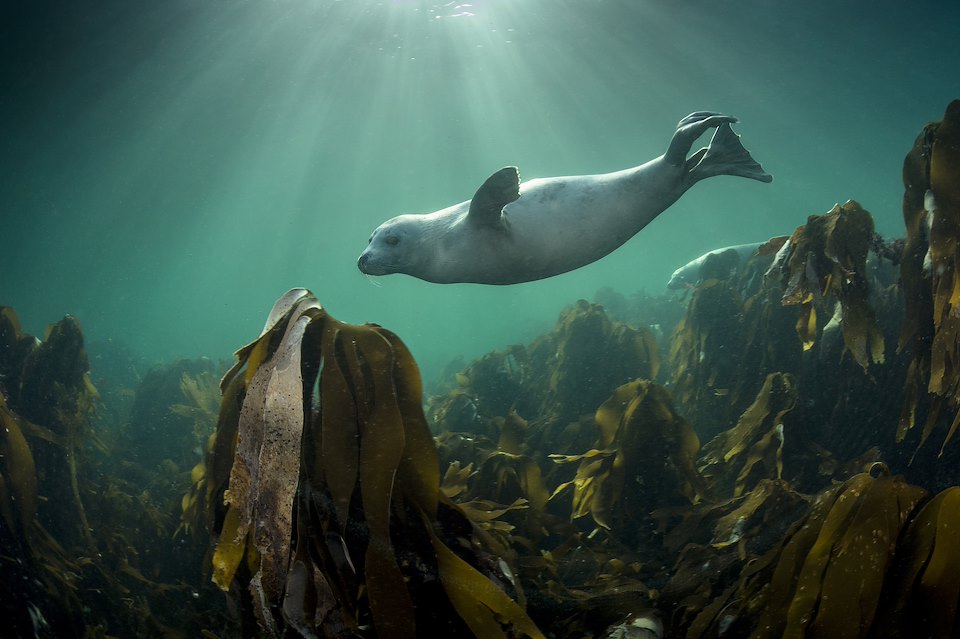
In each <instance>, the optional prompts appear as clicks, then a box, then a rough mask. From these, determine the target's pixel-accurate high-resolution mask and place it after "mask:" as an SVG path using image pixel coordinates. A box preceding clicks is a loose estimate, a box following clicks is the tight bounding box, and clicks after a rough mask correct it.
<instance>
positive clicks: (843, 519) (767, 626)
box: [687, 465, 926, 639]
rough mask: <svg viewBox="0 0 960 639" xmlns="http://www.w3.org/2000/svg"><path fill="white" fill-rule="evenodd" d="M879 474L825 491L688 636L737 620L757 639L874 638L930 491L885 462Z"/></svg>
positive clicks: (858, 477) (865, 475) (690, 638)
mask: <svg viewBox="0 0 960 639" xmlns="http://www.w3.org/2000/svg"><path fill="white" fill-rule="evenodd" d="M872 472H875V473H877V474H878V475H879V476H878V477H876V478H875V477H874V476H873V475H872V474H871V473H861V474H859V475H856V476H855V477H853V478H851V479H849V480H847V481H846V482H845V483H844V484H843V485H841V486H837V487H836V488H831V489H828V490H826V491H824V492H823V493H821V494H820V495H819V496H818V497H817V499H816V501H815V502H814V504H813V506H812V508H811V509H810V512H809V514H808V515H807V516H806V518H804V519H803V520H802V521H801V522H799V523H798V524H797V525H796V526H795V527H794V529H793V530H792V531H791V532H789V533H788V534H787V537H786V539H785V541H784V543H783V545H782V547H780V548H777V549H774V550H773V551H771V552H770V553H768V554H767V555H766V556H765V557H763V558H761V559H760V560H758V561H756V562H754V563H753V564H750V563H748V564H746V565H745V566H744V569H743V571H742V573H741V576H740V581H739V585H738V586H737V587H736V588H733V589H731V590H729V591H728V592H726V593H725V595H724V597H725V599H726V603H727V605H714V606H710V607H709V609H705V610H704V611H703V613H702V614H701V615H700V616H699V617H698V619H696V620H695V621H694V622H693V623H692V624H691V626H690V631H689V632H688V633H687V637H688V639H696V638H699V637H706V636H710V632H711V629H713V630H712V632H716V628H717V627H718V625H719V624H720V623H726V624H730V623H734V622H735V623H737V624H738V628H740V629H741V631H742V632H743V634H744V635H747V634H749V636H750V637H751V639H766V638H771V639H772V638H774V637H776V638H778V639H779V638H781V637H782V638H790V639H793V638H796V639H799V638H801V637H808V638H833V637H852V638H853V637H868V636H870V629H871V627H872V626H873V624H874V621H875V619H876V618H877V615H878V614H879V613H880V610H881V607H882V604H883V598H882V597H881V595H882V592H883V587H884V580H885V579H886V577H887V575H888V574H890V571H891V566H892V565H893V559H894V553H895V551H896V549H897V540H898V537H899V536H900V533H901V530H902V529H903V528H904V525H905V524H906V522H907V521H908V520H909V518H910V517H911V515H912V514H913V512H914V510H915V508H916V507H917V505H918V504H919V502H920V501H921V500H922V499H923V498H924V497H925V496H926V491H924V490H923V489H921V488H918V487H916V486H911V485H910V484H907V483H906V482H904V481H903V479H902V478H899V477H892V476H890V475H889V473H888V471H887V470H886V468H885V467H883V466H882V465H877V466H876V467H875V468H873V469H872ZM722 611H725V612H724V615H725V616H727V617H728V619H726V620H724V619H723V617H722V616H721V615H720V613H721V612H722ZM747 629H749V632H748V630H747Z"/></svg>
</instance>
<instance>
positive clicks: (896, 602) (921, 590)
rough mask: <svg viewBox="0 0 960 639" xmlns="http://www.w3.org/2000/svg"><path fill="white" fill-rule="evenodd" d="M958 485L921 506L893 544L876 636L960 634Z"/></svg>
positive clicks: (951, 635) (947, 635)
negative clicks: (893, 557) (885, 602)
mask: <svg viewBox="0 0 960 639" xmlns="http://www.w3.org/2000/svg"><path fill="white" fill-rule="evenodd" d="M957 530H960V487H957V486H953V487H951V488H948V489H946V490H944V491H943V492H941V493H940V494H939V495H937V496H936V497H934V498H933V499H931V500H930V501H928V502H927V503H926V504H924V506H923V508H921V509H920V511H919V512H918V513H917V514H916V516H915V517H914V518H913V519H912V520H911V522H910V524H909V526H908V527H907V530H906V533H904V535H903V537H902V539H901V540H900V542H899V543H898V545H897V556H896V562H895V564H894V568H893V570H892V571H891V573H890V578H889V579H888V582H887V583H886V584H885V585H884V593H885V596H886V599H887V600H888V601H889V602H890V603H891V605H888V606H884V607H883V608H882V610H881V616H880V618H879V619H878V621H877V624H876V628H877V632H875V633H874V636H876V637H912V636H916V635H917V634H920V632H919V631H918V628H920V627H922V628H923V630H922V632H923V634H925V635H928V636H931V637H956V636H957V634H958V633H960V618H958V615H957V613H958V610H960V570H957V566H958V565H960V536H958V535H957Z"/></svg>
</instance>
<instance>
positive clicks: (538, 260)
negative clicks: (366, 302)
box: [357, 111, 773, 284]
mask: <svg viewBox="0 0 960 639" xmlns="http://www.w3.org/2000/svg"><path fill="white" fill-rule="evenodd" d="M734 122H737V118H735V117H732V116H729V115H723V114H720V113H715V112H712V111H698V112H696V113H692V114H690V115H688V116H687V117H685V118H683V119H682V120H680V122H679V124H678V125H677V130H676V132H675V133H674V134H673V139H672V140H671V141H670V145H669V146H668V148H667V152H666V153H664V154H663V155H661V156H660V157H657V158H655V159H653V160H650V161H649V162H647V163H645V164H642V165H640V166H636V167H633V168H629V169H624V170H621V171H616V172H613V173H604V174H600V175H575V176H566V177H553V178H539V179H534V180H529V181H526V182H523V183H521V182H520V173H519V171H518V170H517V168H516V167H513V166H508V167H504V168H502V169H500V170H499V171H497V172H496V173H494V174H493V175H491V176H490V177H489V178H487V180H486V181H485V182H484V183H483V185H481V186H480V188H479V189H477V192H476V194H475V195H474V196H473V199H471V200H467V201H465V202H460V203H459V204H454V205H453V206H449V207H447V208H445V209H441V210H439V211H434V212H433V213H426V214H418V215H400V216H398V217H395V218H392V219H390V220H387V221H386V222H384V223H383V224H381V225H380V226H378V227H377V228H376V230H374V232H373V234H372V235H371V236H370V239H369V241H368V243H367V248H366V249H365V250H364V251H363V253H362V254H361V255H360V259H359V260H358V261H357V266H358V267H359V269H360V271H361V272H363V273H366V274H368V275H388V274H391V273H405V274H407V275H411V276H413V277H417V278H420V279H422V280H427V281H428V282H437V283H441V284H448V283H454V282H475V283H478V284H517V283H520V282H530V281H533V280H539V279H543V278H547V277H551V276H554V275H559V274H560V273H566V272H567V271H572V270H574V269H576V268H580V267H581V266H585V265H587V264H590V263H591V262H595V261H596V260H598V259H600V258H601V257H603V256H605V255H607V254H608V253H610V252H612V251H613V250H615V249H616V248H618V247H620V246H621V245H622V244H623V243H624V242H626V241H627V240H629V239H630V238H631V237H633V236H634V235H636V234H637V233H638V232H639V231H640V230H641V229H642V228H643V227H645V226H646V225H647V224H649V223H650V222H651V221H652V220H653V219H654V218H656V217H657V216H658V215H660V213H662V212H663V211H665V210H666V209H667V208H668V207H669V206H670V205H672V204H673V203H674V202H676V201H677V199H678V198H679V197H680V196H681V195H683V194H684V192H686V190H687V189H689V188H690V187H691V186H693V185H694V184H696V183H697V182H699V181H700V180H703V179H705V178H708V177H712V176H715V175H737V176H740V177H746V178H751V179H754V180H759V181H761V182H770V181H772V180H773V177H772V176H771V175H770V174H769V173H767V172H766V171H764V170H763V167H761V166H760V164H759V163H757V162H756V161H755V160H754V159H753V158H752V157H751V156H750V153H749V152H748V151H747V150H746V149H745V148H743V145H741V144H740V136H738V135H737V134H736V133H734V132H733V130H732V129H731V128H730V124H731V123H734ZM714 127H715V128H716V132H715V133H714V135H713V138H712V139H711V141H710V144H709V146H707V147H706V148H703V149H700V150H699V151H697V152H696V153H694V154H693V155H690V157H687V155H688V153H689V152H690V148H691V146H692V145H693V143H694V141H696V139H697V138H698V137H700V136H701V135H702V134H703V133H704V132H705V131H706V130H707V129H710V128H714Z"/></svg>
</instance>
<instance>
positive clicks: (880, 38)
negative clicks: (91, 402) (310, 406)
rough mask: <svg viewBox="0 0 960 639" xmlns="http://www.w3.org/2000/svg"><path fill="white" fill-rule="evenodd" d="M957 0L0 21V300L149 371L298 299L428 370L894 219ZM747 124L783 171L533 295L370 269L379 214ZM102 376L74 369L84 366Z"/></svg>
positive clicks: (100, 11) (195, 3)
mask: <svg viewBox="0 0 960 639" xmlns="http://www.w3.org/2000/svg"><path fill="white" fill-rule="evenodd" d="M958 32H960V5H958V3H957V2H955V0H922V1H918V2H909V3H908V2H890V1H885V0H882V1H880V2H869V3H868V2H853V1H846V2H833V1H826V0H809V1H804V2H782V1H775V0H743V1H738V2H718V1H714V2H706V1H666V0H629V1H628V0H474V1H473V2H471V3H461V4H458V3H456V2H451V3H434V2H415V1H405V0H393V1H383V2H377V1H373V0H341V1H339V2H332V1H330V0H276V1H268V0H247V1H239V0H167V1H164V2H158V1H155V0H152V1H150V2H146V1H144V0H133V1H130V0H127V1H124V2H119V1H114V0H106V1H104V2H78V3H68V2H52V1H39V2H13V3H8V4H5V5H4V7H3V8H0V261H2V263H0V304H4V305H9V306H13V307H14V308H16V310H17V313H18V315H19V316H20V318H21V319H22V320H23V321H24V324H25V326H24V328H25V330H27V331H28V332H31V333H34V334H38V335H42V332H43V326H44V325H45V324H46V323H48V322H53V321H56V320H58V319H59V318H60V317H62V316H63V315H64V314H67V313H69V314H72V315H74V316H76V317H77V318H78V319H79V320H80V321H81V323H82V325H83V327H84V330H85V333H86V336H87V340H88V342H96V341H98V340H104V339H112V340H115V341H116V342H119V343H124V344H127V345H128V346H129V347H130V348H131V349H132V350H133V351H135V352H137V353H139V354H141V355H142V356H143V357H144V358H147V359H148V360H163V361H170V360H173V359H175V358H177V357H180V356H187V357H195V356H198V355H207V356H210V357H213V358H226V357H229V356H230V354H231V353H232V351H233V350H234V349H236V348H238V347H239V346H241V345H242V344H244V343H246V342H247V341H249V340H250V339H252V338H253V337H255V336H256V334H257V333H258V332H259V330H260V328H261V326H262V323H263V320H264V318H265V316H266V314H267V312H268V311H269V309H270V306H271V305H272V303H273V302H274V300H275V299H276V298H277V297H279V296H280V295H281V294H282V293H283V292H284V291H286V290H287V289H288V288H291V287H293V286H304V287H307V288H309V289H311V290H312V291H313V292H314V293H315V294H316V295H317V297H318V298H319V299H320V301H321V302H322V303H323V304H324V305H325V306H326V307H327V308H328V310H329V311H330V313H331V314H332V315H334V316H335V317H337V318H338V319H341V320H344V321H349V322H367V321H371V322H376V323H379V324H382V325H384V326H386V327H388V328H390V329H391V330H393V331H394V332H396V333H397V334H399V335H400V336H401V337H402V338H403V339H404V340H405V342H406V343H407V344H408V345H409V346H410V348H411V350H412V351H413V354H414V356H415V357H416V358H417V360H418V361H419V362H420V364H421V366H422V368H423V369H424V377H425V378H426V380H427V381H429V380H431V379H432V378H434V377H435V376H436V375H437V374H438V372H439V370H440V368H441V367H442V366H443V365H444V364H445V363H446V362H448V361H449V360H450V359H451V358H453V357H456V356H458V355H463V356H465V357H466V358H468V359H469V358H472V357H475V356H477V355H480V354H482V353H484V352H486V351H489V350H492V349H499V348H503V347H504V346H506V345H508V344H511V343H517V342H525V341H528V340H530V339H531V338H533V337H534V336H536V335H538V334H540V333H542V332H544V331H546V330H547V329H549V327H550V326H552V324H553V323H554V321H555V320H556V317H557V314H558V312H559V311H560V309H561V308H563V307H564V306H566V305H567V304H570V303H572V302H574V301H575V300H576V299H578V298H586V299H592V298H593V296H594V293H595V292H596V291H597V290H598V289H599V288H601V287H612V288H614V289H616V290H619V291H622V292H624V293H631V292H634V291H637V290H639V289H646V290H647V291H648V292H651V293H660V292H662V291H663V290H664V286H665V284H666V281H667V278H668V277H669V275H670V273H671V272H672V271H673V270H674V269H675V268H677V267H678V266H680V265H682V264H684V263H685V262H687V261H689V260H690V259H692V258H694V257H696V256H698V255H700V254H701V253H703V252H705V251H707V250H709V249H713V248H717V247H720V246H726V245H732V244H742V243H746V242H754V241H761V240H764V239H766V238H768V237H771V236H775V235H784V234H789V233H791V232H792V231H793V230H794V228H796V227H797V226H798V225H800V224H802V223H804V222H805V220H806V218H807V216H808V215H811V214H820V213H823V212H825V211H827V210H829V209H830V208H831V207H832V206H833V204H834V203H836V202H843V201H845V200H846V199H848V198H853V199H856V200H858V201H859V202H860V203H861V204H862V205H863V206H864V207H865V208H867V209H868V210H870V211H871V213H872V214H873V215H874V218H875V220H876V222H877V226H878V230H879V231H880V232H881V233H882V234H884V235H885V236H888V237H897V236H901V235H903V224H902V220H901V214H900V198H901V195H902V190H903V187H902V183H901V178H900V170H901V165H902V162H903V157H904V155H905V154H906V152H907V151H908V150H909V149H910V147H911V145H912V143H913V140H914V138H915V137H916V135H917V134H918V132H919V131H920V129H921V127H922V126H923V124H924V123H926V122H927V121H930V120H935V119H939V118H940V117H941V116H942V114H943V109H944V107H945V106H946V104H947V103H948V102H949V101H950V99H952V98H955V97H957V94H958V92H960V67H958V65H957V63H958V61H960V38H957V37H956V34H957V33H958ZM696 110H716V111H721V112H725V113H730V114H733V115H736V116H738V117H739V118H740V119H741V122H740V124H738V125H737V126H736V127H735V129H736V130H737V132H738V133H740V134H741V136H742V139H743V142H744V144H745V146H746V147H747V148H748V149H749V150H750V151H751V152H752V153H753V155H754V157H756V158H757V159H758V160H759V161H760V162H761V163H762V164H763V165H764V167H765V168H766V169H767V170H768V171H769V172H771V173H772V174H773V175H774V176H775V181H774V182H773V183H772V184H770V185H765V184H760V183H757V182H752V181H749V180H742V179H737V178H730V177H719V178H713V179H710V180H709V181H706V182H703V183H701V184H698V185H696V186H695V187H694V188H693V189H692V190H691V191H690V192H688V193H687V194H686V195H684V196H683V198H682V199H681V200H680V201H679V202H678V203H677V204H675V205H674V206H673V207H671V208H670V209H668V210H667V211H666V212H665V213H664V214H663V215H661V216H660V217H659V218H658V219H657V220H655V221H654V222H653V223H652V224H650V226H648V227H647V228H646V229H645V230H643V231H642V232H641V233H639V234H638V235H637V236H636V237H635V238H633V239H632V240H631V241H629V242H628V243H627V244H626V245H625V246H623V247H621V248H620V249H619V250H617V251H616V252H614V253H613V254H611V255H609V256H608V257H606V258H604V259H602V260H600V261H599V262H597V263H594V264H592V265H589V266H587V267H585V268H582V269H580V270H577V271H575V272H572V273H569V274H566V275H562V276H559V277H555V278H552V279H549V280H545V281H540V282H534V283H529V284H523V285H517V286H508V287H488V286H478V285H436V284H429V283H426V282H421V281H418V280H415V279H412V278H409V277H406V276H402V275H394V276H388V277H384V278H376V279H375V278H368V277H365V276H363V275H362V274H361V273H360V272H359V271H358V270H357V267H356V259H357V256H358V255H359V254H360V252H361V250H362V249H363V248H364V246H365V244H366V241H367V238H368V237H369V234H370V232H371V231H372V230H373V229H374V228H375V227H376V226H377V225H378V224H379V223H380V222H382V221H384V220H385V219H387V218H389V217H392V216H394V215H398V214H401V213H418V212H429V211H433V210H436V209H440V208H443V207H445V206H447V205H450V204H453V203H455V202H459V201H462V200H465V199H468V198H470V197H471V196H472V194H473V192H474V191H475V190H476V188H477V186H478V185H479V184H481V183H482V181H483V180H484V179H485V178H486V177H487V176H488V175H490V174H491V173H492V172H494V171H495V170H497V169H498V168H500V167H502V166H505V165H517V166H519V168H520V171H521V175H522V176H523V177H524V178H533V177H546V176H554V175H570V174H587V173H600V172H606V171H612V170H616V169H620V168H625V167H628V166H634V165H638V164H641V163H643V162H646V161H647V160H649V159H652V158H654V157H656V156H658V155H660V154H661V153H662V152H663V151H664V150H665V149H666V145H667V143H668V141H669V140H670V136H671V134H672V133H673V130H674V126H675V124H676V122H677V120H679V119H680V118H681V117H683V116H684V115H686V114H688V113H690V112H692V111H696ZM95 366H96V363H95V362H94V367H95Z"/></svg>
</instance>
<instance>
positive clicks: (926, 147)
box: [897, 100, 960, 454]
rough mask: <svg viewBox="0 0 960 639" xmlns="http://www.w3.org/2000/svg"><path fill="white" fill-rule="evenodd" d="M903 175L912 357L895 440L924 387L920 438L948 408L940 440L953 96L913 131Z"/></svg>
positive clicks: (955, 327)
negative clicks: (935, 119)
mask: <svg viewBox="0 0 960 639" xmlns="http://www.w3.org/2000/svg"><path fill="white" fill-rule="evenodd" d="M903 181H904V187H905V191H904V197H903V217H904V223H905V224H906V227H907V243H906V247H905V250H904V259H903V262H902V264H901V277H902V280H903V290H904V296H905V298H906V300H907V316H906V318H905V320H904V324H903V329H902V331H901V335H900V347H901V348H904V347H905V346H906V345H907V344H910V345H912V347H913V350H914V357H913V361H912V362H911V365H910V370H909V372H908V375H907V383H906V386H907V397H906V400H905V402H904V407H903V411H902V413H901V417H900V425H899V430H898V433H897V436H898V439H900V440H902V439H903V438H904V437H905V436H906V433H907V431H908V430H910V429H911V428H912V427H913V426H914V424H915V422H916V416H917V409H918V407H919V406H920V405H921V400H922V399H926V397H925V395H926V394H929V396H930V397H929V400H930V403H929V411H928V413H927V419H926V423H925V425H924V429H923V433H922V435H921V439H920V445H921V446H922V445H923V443H924V442H926V440H927V439H928V438H929V436H930V434H931V433H932V431H933V428H934V427H935V426H936V425H937V423H938V421H939V420H940V418H941V416H944V417H945V418H946V419H947V420H951V418H950V416H949V415H945V413H946V412H947V411H953V412H954V413H955V415H954V416H953V417H952V420H951V421H950V426H949V429H948V431H947V434H946V436H945V438H944V441H943V446H946V444H947V443H948V442H949V441H950V439H951V438H952V437H953V435H954V433H955V432H956V430H957V427H958V426H960V410H958V408H960V317H958V308H960V187H958V184H960V100H954V101H953V102H951V103H950V105H949V106H948V107H947V110H946V112H945V113H944V116H943V120H942V121H941V122H939V123H931V124H928V125H927V126H926V127H925V128H924V130H923V131H922V132H921V134H920V135H919V136H918V137H917V140H916V142H915V143H914V147H913V149H912V150H911V152H910V153H909V154H908V155H907V157H906V159H905V160H904V167H903ZM944 409H946V410H944ZM941 454H942V447H941Z"/></svg>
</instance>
